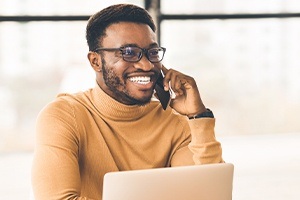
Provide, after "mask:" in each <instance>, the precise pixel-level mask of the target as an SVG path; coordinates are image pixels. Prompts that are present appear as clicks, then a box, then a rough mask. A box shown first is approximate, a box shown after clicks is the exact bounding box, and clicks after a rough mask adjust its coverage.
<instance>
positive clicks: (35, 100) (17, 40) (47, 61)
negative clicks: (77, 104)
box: [0, 0, 300, 200]
mask: <svg viewBox="0 0 300 200" xmlns="http://www.w3.org/2000/svg"><path fill="white" fill-rule="evenodd" d="M114 3H133V4H136V5H139V6H142V7H145V8H147V9H148V10H149V11H150V13H151V14H152V15H153V17H154V18H155V19H156V20H157V25H158V28H159V31H158V39H159V41H160V43H161V46H163V47H166V48H167V52H166V55H165V58H164V61H163V63H164V64H165V66H166V67H168V68H174V69H177V70H179V71H182V72H184V73H186V74H188V75H191V76H193V77H194V78H195V79H196V81H197V83H198V87H199V90H200V92H201V96H202V99H203V101H204V103H205V105H206V106H207V107H209V108H211V109H212V110H213V112H214V114H215V116H216V119H217V124H216V136H217V138H218V140H219V141H220V142H221V143H222V146H223V151H224V156H223V157H224V159H225V161H227V162H231V163H233V164H234V165H235V177H234V191H233V199H237V200H243V199H245V200H246V199H251V200H252V199H273V200H276V199H278V200H279V199H281V200H282V199H289V200H290V199H298V198H299V196H300V191H299V188H300V123H299V113H300V79H299V76H300V56H299V55H300V1H297V0H264V1H259V0H252V1H247V0H186V1H181V0H131V1H118V0H101V1H100V0H85V1H82V0H73V1H72V2H71V1H67V0H0V137H1V140H0V177H1V182H0V184H1V185H0V199H29V198H30V197H31V192H30V190H31V187H30V173H31V172H30V170H31V161H32V157H33V151H34V143H35V138H34V137H35V130H34V129H35V120H36V117H37V115H38V113H39V111H40V110H41V109H42V108H43V107H44V106H45V105H46V104H47V103H49V102H50V101H52V100H53V99H54V98H55V96H56V95H57V94H58V93H60V92H71V93H72V92H76V91H79V90H85V89H87V88H89V87H94V84H95V77H94V73H93V71H92V68H91V67H90V65H89V63H88V60H87V52H88V47H87V44H86V40H85V27H86V23H87V19H88V17H89V16H90V15H92V14H93V13H95V12H97V11H99V10H100V9H102V8H104V7H106V6H108V5H111V4H114Z"/></svg>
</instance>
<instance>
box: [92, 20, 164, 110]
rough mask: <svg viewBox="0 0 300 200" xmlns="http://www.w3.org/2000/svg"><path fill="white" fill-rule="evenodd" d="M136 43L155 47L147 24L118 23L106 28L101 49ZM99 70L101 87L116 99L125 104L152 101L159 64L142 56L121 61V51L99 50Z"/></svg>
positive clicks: (145, 46) (146, 46)
mask: <svg viewBox="0 0 300 200" xmlns="http://www.w3.org/2000/svg"><path fill="white" fill-rule="evenodd" d="M124 46H137V47H140V48H145V49H148V48H150V47H157V46H158V45H157V43H156V39H155V33H154V32H153V31H152V30H151V28H150V27H149V26H148V25H145V24H138V23H131V22H120V23H117V24H113V25H110V26H109V27H108V28H107V29H106V36H105V37H104V38H103V40H102V47H103V48H119V47H124ZM99 56H100V57H101V65H102V70H101V72H99V73H97V82H98V84H99V85H100V87H101V88H102V89H103V90H104V91H105V92H106V93H107V94H108V95H110V96H111V97H113V98H114V99H116V100H117V101H119V102H121V103H124V104H127V105H135V104H138V105H143V104H145V103H148V102H149V101H150V100H151V97H152V95H153V90H154V86H155V82H156V80H157V78H158V75H159V73H160V69H161V64H160V63H151V62H150V61H149V60H148V59H147V57H146V56H145V55H143V57H142V59H141V60H140V61H138V62H127V61H125V60H123V58H122V55H121V52H120V51H102V52H101V54H100V55H99Z"/></svg>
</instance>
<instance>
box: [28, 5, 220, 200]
mask: <svg viewBox="0 0 300 200" xmlns="http://www.w3.org/2000/svg"><path fill="white" fill-rule="evenodd" d="M86 38H87V42H88V46H89V50H90V51H89V53H88V59H89V61H90V64H91V66H92V67H93V69H94V71H95V73H96V82H97V84H96V86H95V88H93V89H90V90H87V91H85V92H80V93H76V94H60V95H59V96H58V97H57V99H55V101H53V102H52V103H50V104H48V105H47V106H46V107H45V108H44V109H43V110H42V111H41V113H40V115H39V117H38V120H37V130H36V131H37V140H36V142H37V144H36V149H35V156H34V161H33V169H32V174H33V175H32V184H33V191H34V196H35V198H36V199H43V200H44V199H101V198H102V182H103V176H104V174H105V173H107V172H110V171H124V170H134V169H145V168H159V167H173V166H180V165H194V164H205V163H219V162H223V160H222V150H221V145H220V143H219V142H217V141H216V139H215V136H214V122H215V120H214V118H213V115H212V112H211V111H210V110H207V109H206V108H205V106H204V104H203V103H202V100H201V98H200V94H199V91H198V88H197V85H196V82H195V80H194V79H193V78H192V77H189V76H187V75H184V74H182V73H180V72H178V71H176V70H173V69H167V68H165V67H164V66H163V65H162V63H161V61H162V59H163V56H164V53H165V48H163V47H160V46H159V44H157V41H156V37H155V25H154V23H153V20H152V18H151V17H150V15H149V14H148V13H147V11H145V10H144V9H142V8H140V7H137V6H134V5H128V4H119V5H113V6H110V7H108V8H106V9H104V10H102V11H100V12H98V13H96V14H95V15H93V16H91V18H90V19H89V21H88V25H87V30H86ZM161 71H162V72H163V74H164V79H163V83H162V84H163V85H164V90H165V91H168V90H173V91H174V93H175V95H176V96H175V97H174V98H173V99H172V100H171V102H170V106H168V107H167V108H166V110H164V109H163V108H162V106H161V104H160V102H159V101H152V100H151V99H152V97H153V94H154V91H155V90H154V88H155V84H156V82H157V80H158V78H159V76H160V73H161Z"/></svg>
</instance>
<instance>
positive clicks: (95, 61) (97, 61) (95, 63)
mask: <svg viewBox="0 0 300 200" xmlns="http://www.w3.org/2000/svg"><path fill="white" fill-rule="evenodd" d="M87 57H88V59H89V61H90V64H91V66H92V68H93V69H94V70H95V72H101V70H102V66H101V65H102V62H101V56H100V55H99V54H97V53H96V52H92V51H89V53H88V55H87Z"/></svg>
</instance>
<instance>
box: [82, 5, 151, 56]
mask: <svg viewBox="0 0 300 200" xmlns="http://www.w3.org/2000/svg"><path fill="white" fill-rule="evenodd" d="M118 22H136V23H142V24H147V25H149V26H150V28H151V29H152V30H153V31H154V32H155V31H156V26H155V24H154V21H153V19H152V17H151V16H150V14H149V13H148V12H147V10H145V9H144V8H141V7H138V6H136V5H132V4H116V5H112V6H109V7H107V8H104V9H103V10H101V11H99V12H97V13H95V14H94V15H92V16H91V17H90V18H89V20H88V24H87V27H86V40H87V43H88V46H89V50H90V51H93V50H95V49H96V48H98V45H99V43H100V44H101V41H102V38H103V36H104V35H105V30H106V28H107V27H108V26H109V25H111V24H115V23H118Z"/></svg>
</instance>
